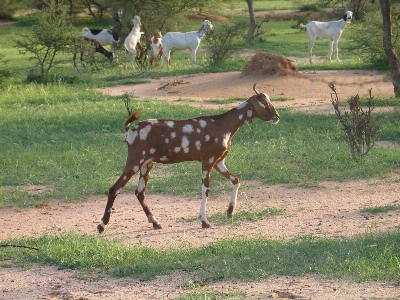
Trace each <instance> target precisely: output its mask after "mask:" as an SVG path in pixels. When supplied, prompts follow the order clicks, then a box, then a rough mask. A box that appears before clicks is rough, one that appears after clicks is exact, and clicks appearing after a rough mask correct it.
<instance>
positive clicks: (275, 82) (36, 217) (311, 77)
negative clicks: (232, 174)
mask: <svg viewBox="0 0 400 300" xmlns="http://www.w3.org/2000/svg"><path fill="white" fill-rule="evenodd" d="M332 81H334V82H335V83H336V85H337V87H338V90H339V91H340V93H341V96H342V97H343V98H346V97H349V96H351V95H354V94H356V93H360V95H363V94H366V93H367V89H368V88H371V87H372V88H373V93H374V96H376V97H378V96H392V93H393V88H392V85H391V83H390V81H388V78H386V77H385V76H382V75H379V74H377V73H376V72H373V71H334V72H320V71H318V72H310V73H302V74H301V76H292V77H277V78H272V77H266V76H264V77H261V76H257V77H254V76H248V77H241V76H240V73H238V72H231V73H224V74H220V73H219V74H200V75H190V76H182V77H171V78H160V79H153V80H152V81H151V83H148V84H142V85H134V86H121V87H115V88H107V89H103V91H104V92H108V93H110V94H113V95H118V94H123V93H124V92H125V91H127V92H133V93H134V95H135V96H137V97H139V99H141V98H156V99H159V100H160V101H171V102H173V103H182V102H181V101H177V100H180V99H188V98H190V99H194V100H196V101H195V102H184V103H191V104H193V105H201V106H209V105H215V104H210V103H209V102H207V101H206V100H209V99H224V98H231V97H243V98H247V97H249V96H250V95H252V86H253V84H254V82H257V89H258V90H259V91H260V92H267V93H268V94H269V95H270V96H271V97H272V98H278V97H285V98H288V99H289V101H276V102H275V104H276V106H277V107H278V108H279V107H289V108H291V109H294V110H299V111H304V112H310V113H311V112H319V113H320V112H326V113H331V112H332V111H331V107H330V105H331V104H330V91H329V88H328V87H327V83H328V82H332ZM174 82H181V83H180V84H176V85H173V83H174ZM168 83H169V84H168ZM166 84H168V85H167V86H166V87H165V88H162V89H157V88H160V87H162V86H165V85H166ZM234 105H235V104H230V105H227V106H230V107H232V106H234ZM398 179H399V174H392V175H391V176H389V177H388V178H374V179H370V180H362V181H352V182H345V183H339V182H322V183H319V184H318V186H317V187H313V188H301V187H295V188H293V187H289V186H285V185H274V186H269V185H263V184H259V183H257V182H248V183H247V185H248V186H252V187H251V188H248V189H244V188H243V189H241V190H240V195H239V199H238V201H239V203H238V211H247V210H249V209H266V208H269V207H276V208H283V209H285V210H286V213H285V214H284V215H280V216H275V217H271V218H267V219H264V220H261V221H257V222H243V223H241V224H240V225H238V226H235V227H233V226H229V225H215V224H213V227H212V228H211V229H207V230H204V229H201V228H200V227H201V226H200V221H199V220H196V221H187V218H190V217H194V216H196V215H197V214H198V211H199V207H200V200H199V197H195V198H186V197H181V196H180V197H175V196H169V195H148V201H149V204H150V205H151V206H152V208H153V212H154V214H155V215H156V216H157V217H158V219H159V221H160V222H161V223H162V225H163V229H162V230H160V231H154V230H153V229H152V228H151V225H150V224H149V223H147V221H146V218H145V216H144V213H143V211H142V210H141V208H140V207H139V205H138V203H137V201H136V199H135V198H134V195H130V194H124V193H122V194H121V195H120V196H119V197H118V199H117V201H116V204H115V209H116V210H115V212H114V213H113V214H112V217H111V222H110V225H109V226H108V227H107V229H106V232H105V233H104V236H105V237H106V238H110V239H114V238H120V239H123V240H124V241H125V243H126V244H127V245H129V246H132V247H134V246H138V245H145V246H150V247H154V248H161V249H163V248H168V247H174V248H184V247H188V246H190V247H199V246H203V245H207V244H209V243H212V242H215V241H218V240H219V239H223V238H231V237H238V236H243V237H249V238H250V237H258V236H262V237H265V238H268V239H289V238H293V237H297V236H301V235H304V234H313V235H316V236H326V237H330V238H340V237H352V236H355V235H359V234H364V233H368V232H384V231H391V230H397V229H398V228H399V226H400V216H399V215H400V211H399V210H397V211H393V212H391V213H386V214H378V215H372V214H368V213H362V212H361V209H362V208H365V207H373V206H383V205H393V204H397V203H398V201H399V200H400V199H399V197H400V196H399V195H400V193H399V192H400V182H399V180H398ZM36 192H37V191H36ZM229 195H230V191H225V193H224V194H222V195H214V194H213V193H212V191H211V193H210V200H209V203H208V214H209V215H211V214H213V213H216V212H224V211H225V210H226V208H227V205H228V199H229V197H230V196H229ZM105 202H106V198H105V196H101V197H98V198H96V199H89V200H88V201H86V202H83V203H74V204H71V203H69V204H68V203H64V202H58V201H53V202H52V203H50V204H49V205H47V206H44V207H40V208H30V209H23V210H12V209H5V210H0V224H1V226H0V241H1V240H4V239H7V238H10V237H19V236H40V235H42V234H44V233H60V232H64V231H67V232H68V231H70V230H73V231H76V232H78V233H85V234H91V235H96V234H97V232H96V226H97V224H98V222H99V221H100V218H101V216H102V213H103V210H104V207H105ZM188 282H190V277H189V276H188V275H187V274H185V273H183V272H177V273H176V274H174V276H163V277H160V278H158V279H156V280H154V281H150V282H142V281H138V280H134V279H130V278H123V279H110V278H106V279H93V278H81V277H78V276H77V273H75V272H74V271H73V270H59V269H57V268H55V267H52V266H44V267H39V266H36V267H34V268H29V269H6V268H1V269H0V287H1V288H0V299H174V298H176V297H178V296H179V295H180V293H189V292H191V291H192V290H191V289H190V288H189V287H188V286H189V285H188ZM203 290H209V291H219V292H223V293H227V292H233V291H243V292H246V293H247V295H248V299H270V298H279V299H371V298H373V299H400V286H399V285H398V284H397V283H391V282H374V283H368V282H367V283H358V282H352V281H346V280H324V279H321V278H318V277H317V276H304V277H291V276H273V277H271V278H269V279H268V280H264V281H259V282H251V283H243V282H216V283H212V284H209V285H207V286H204V287H203Z"/></svg>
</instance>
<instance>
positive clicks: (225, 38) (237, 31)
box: [204, 21, 247, 66]
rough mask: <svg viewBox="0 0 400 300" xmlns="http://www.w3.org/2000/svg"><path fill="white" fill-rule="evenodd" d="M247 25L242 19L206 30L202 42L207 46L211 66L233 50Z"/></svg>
mask: <svg viewBox="0 0 400 300" xmlns="http://www.w3.org/2000/svg"><path fill="white" fill-rule="evenodd" d="M246 27H247V25H246V23H245V22H243V21H237V22H235V23H232V24H228V23H223V24H220V25H219V26H218V27H215V28H214V30H212V31H209V32H207V34H206V35H205V37H204V42H205V43H206V44H207V45H208V46H209V51H210V53H211V63H210V65H211V66H216V65H219V64H221V63H222V62H223V61H225V60H226V59H228V58H229V57H230V56H232V55H233V53H234V52H235V50H236V49H235V48H236V46H237V44H238V43H240V42H242V41H243V40H244V31H245V29H246Z"/></svg>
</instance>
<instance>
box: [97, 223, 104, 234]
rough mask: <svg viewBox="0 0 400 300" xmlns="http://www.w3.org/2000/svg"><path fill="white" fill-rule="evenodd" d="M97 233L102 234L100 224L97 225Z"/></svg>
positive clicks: (102, 229) (102, 228)
mask: <svg viewBox="0 0 400 300" xmlns="http://www.w3.org/2000/svg"><path fill="white" fill-rule="evenodd" d="M97 231H98V232H99V233H103V232H104V227H103V226H101V224H99V225H97Z"/></svg>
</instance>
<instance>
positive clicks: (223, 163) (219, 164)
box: [217, 160, 228, 173]
mask: <svg viewBox="0 0 400 300" xmlns="http://www.w3.org/2000/svg"><path fill="white" fill-rule="evenodd" d="M217 167H218V169H219V170H220V171H221V172H222V173H226V172H228V169H227V168H226V166H225V162H224V160H221V161H220V162H218V164H217Z"/></svg>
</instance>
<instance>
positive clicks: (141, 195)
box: [135, 162, 162, 229]
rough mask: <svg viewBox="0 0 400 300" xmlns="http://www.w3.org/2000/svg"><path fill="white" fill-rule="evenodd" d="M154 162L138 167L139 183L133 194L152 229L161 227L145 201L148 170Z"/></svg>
mask: <svg viewBox="0 0 400 300" xmlns="http://www.w3.org/2000/svg"><path fill="white" fill-rule="evenodd" d="M153 165H154V162H150V163H147V164H143V165H142V167H141V168H140V177H139V184H138V187H137V189H136V191H135V195H136V197H137V198H138V200H139V202H140V205H141V206H142V208H143V211H144V213H145V214H146V216H147V219H148V220H149V223H153V228H154V229H162V227H161V224H160V223H158V221H157V219H156V218H155V217H154V216H153V214H152V212H151V210H150V208H149V206H148V205H147V202H146V187H147V182H148V181H149V175H150V171H151V169H152V168H153Z"/></svg>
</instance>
